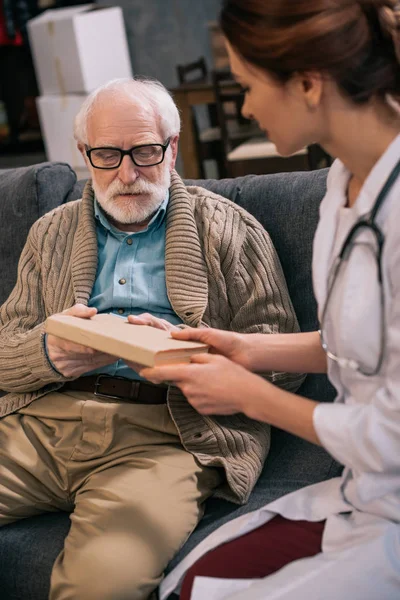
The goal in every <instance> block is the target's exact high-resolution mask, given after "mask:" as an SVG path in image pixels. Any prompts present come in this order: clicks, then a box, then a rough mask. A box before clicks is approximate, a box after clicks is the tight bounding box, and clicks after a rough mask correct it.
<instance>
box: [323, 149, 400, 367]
mask: <svg viewBox="0 0 400 600" xmlns="http://www.w3.org/2000/svg"><path fill="white" fill-rule="evenodd" d="M399 174H400V161H399V162H398V163H397V164H396V166H395V167H394V169H393V170H392V172H391V173H390V175H389V177H388V179H387V180H386V183H385V185H384V186H383V188H382V190H381V191H380V193H379V195H378V198H377V199H376V202H375V204H374V206H373V207H372V210H371V211H370V212H368V213H366V214H365V215H362V216H361V217H360V218H359V219H358V220H357V222H356V223H355V224H354V225H353V227H352V228H351V229H350V232H349V233H348V234H347V237H346V239H345V240H344V242H343V244H342V247H341V250H340V252H339V254H338V256H337V257H336V259H335V260H334V263H333V265H332V268H331V273H330V276H329V285H328V291H327V295H326V300H325V304H324V307H323V309H322V313H321V321H320V323H321V324H320V330H319V334H320V338H321V345H322V348H323V349H324V351H325V352H326V355H327V356H328V357H329V358H330V359H331V360H333V361H335V362H336V363H338V365H339V366H341V367H343V368H348V369H353V370H354V371H358V372H360V373H362V374H363V375H366V376H369V377H370V376H372V375H376V374H377V373H379V371H380V369H381V367H382V362H383V356H384V350H385V342H386V328H385V316H384V307H385V295H384V286H383V279H382V251H383V244H384V242H385V237H384V235H383V233H382V231H381V229H380V228H379V227H378V225H377V224H376V217H377V214H378V211H379V209H380V208H381V206H382V204H383V202H384V200H385V199H386V197H387V195H388V194H389V192H390V190H391V188H392V186H393V184H394V182H395V181H396V179H397V177H398V176H399ZM363 231H364V232H365V231H369V232H370V233H371V234H372V235H373V237H374V239H375V246H376V252H375V253H374V255H375V260H376V263H377V273H378V284H379V289H380V301H381V329H380V331H381V335H380V349H379V356H378V362H377V364H376V366H375V367H374V368H373V369H369V368H367V367H365V366H363V365H361V364H360V363H359V362H358V361H356V360H354V359H351V358H344V357H340V356H337V355H336V354H334V353H333V352H331V351H330V350H329V348H328V345H327V342H326V339H325V335H324V323H326V315H327V309H328V306H329V301H330V300H331V297H332V290H333V288H334V285H335V282H336V281H337V278H338V275H339V272H340V269H341V267H342V266H343V265H344V264H345V263H346V262H347V261H348V259H349V256H350V253H351V251H352V249H353V248H354V246H355V238H356V237H357V236H358V235H359V234H360V233H361V232H363Z"/></svg>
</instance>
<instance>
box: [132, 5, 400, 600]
mask: <svg viewBox="0 0 400 600" xmlns="http://www.w3.org/2000/svg"><path fill="white" fill-rule="evenodd" d="M221 25H222V29H223V31H224V33H225V35H226V37H227V40H228V52H229V55H230V61H231V70H232V72H233V74H234V75H235V77H236V78H237V80H238V81H239V82H240V83H241V84H242V86H243V88H244V90H245V92H246V100H245V103H244V107H243V113H244V115H245V116H246V117H249V118H254V119H256V120H257V121H258V122H259V124H260V126H261V127H262V128H263V129H265V131H266V132H267V135H268V137H269V138H270V139H271V140H272V141H273V142H274V143H275V144H276V146H277V149H278V151H279V152H280V153H281V154H283V155H290V154H293V153H294V152H296V151H297V150H299V149H300V148H302V147H304V146H307V145H309V144H311V143H313V142H316V143H318V144H320V145H321V146H322V147H323V148H324V149H325V150H326V151H327V152H328V153H329V154H330V155H332V156H336V157H337V160H336V161H335V163H334V164H333V166H332V168H331V170H330V172H329V176H328V185H327V193H326V196H325V198H324V200H323V202H322V204H321V210H320V222H319V225H318V229H317V232H316V236H315V241H314V257H313V279H314V289H315V295H316V297H317V300H318V310H319V319H320V328H321V331H320V332H314V333H300V334H286V335H285V334H283V335H280V334H277V335H268V336H266V335H260V334H251V335H240V334H236V333H230V332H221V331H217V330H212V329H207V330H185V331H182V332H180V333H177V334H174V337H179V338H180V339H191V340H200V341H203V342H205V343H208V344H209V345H210V346H211V347H212V349H213V353H211V354H209V355H208V356H207V355H205V356H204V355H202V356H198V357H197V358H194V359H193V362H192V364H190V365H178V366H170V367H159V368H156V369H144V370H143V371H142V375H144V376H145V377H147V378H149V379H151V380H152V381H155V382H159V381H172V382H174V383H175V384H176V385H178V386H179V387H180V388H181V389H182V391H183V392H184V394H185V395H186V397H187V399H188V401H189V402H190V403H191V404H192V405H193V406H194V407H195V408H196V409H197V410H198V411H199V412H200V413H202V414H231V413H235V412H237V413H241V412H242V413H245V414H246V415H248V416H249V417H252V418H254V419H258V420H260V421H265V422H266V423H270V424H271V425H274V426H276V427H279V428H281V429H285V430H287V431H289V432H291V433H294V434H297V435H299V436H301V437H303V438H304V439H306V440H308V441H310V442H313V443H315V444H321V445H323V446H324V447H325V448H326V449H327V450H328V451H329V452H330V453H331V454H332V456H333V457H334V458H335V459H336V460H338V461H340V462H341V463H342V464H343V465H344V471H343V475H342V477H338V478H335V479H331V480H330V481H325V482H322V483H319V484H316V485H313V486H309V487H307V488H304V489H301V490H298V491H296V492H293V493H292V494H289V495H288V496H285V497H283V498H280V499H278V500H276V501H274V502H273V503H271V504H269V505H267V506H265V507H263V508H262V509H260V510H258V511H255V512H254V513H250V514H248V515H244V516H242V517H239V518H238V519H235V520H233V521H231V522H230V523H227V524H226V525H224V526H223V527H221V528H220V529H219V530H217V531H215V532H214V533H213V534H211V536H209V537H208V538H207V539H206V540H204V541H203V542H202V543H201V544H200V545H199V546H198V547H197V548H195V549H194V550H193V552H192V553H191V554H190V555H189V556H188V557H187V558H186V559H185V560H184V561H183V562H182V563H181V565H178V567H177V568H176V569H175V571H174V572H172V574H170V575H169V577H168V578H167V580H166V582H165V583H164V586H163V587H162V592H163V594H166V593H167V591H168V590H171V589H173V587H174V585H175V583H177V582H178V581H179V580H180V579H181V578H182V576H183V575H184V573H185V571H186V570H187V569H188V567H191V568H190V569H189V571H188V573H187V574H186V578H185V580H184V582H183V586H182V594H181V598H182V599H183V600H188V599H189V597H190V594H191V588H192V584H193V580H194V577H195V576H198V575H203V576H204V575H205V576H209V577H219V578H227V579H236V578H258V581H256V582H253V583H252V584H251V585H250V587H248V589H247V590H246V591H242V592H238V593H237V594H234V595H233V596H232V595H228V596H224V597H227V598H229V599H231V600H242V599H243V600H244V599H246V600H264V599H278V598H279V599H282V600H317V599H320V600H322V599H323V600H339V599H340V600H342V599H349V600H350V599H351V600H389V599H390V600H392V599H395V598H400V228H399V223H400V135H399V134H400V118H399V105H398V99H399V98H400V68H399V58H400V31H399V28H400V4H398V3H397V2H394V1H392V0H359V1H355V0H227V1H226V2H225V3H224V7H223V10H222V15H221ZM270 370H271V371H272V370H274V371H279V370H285V371H293V372H327V373H328V376H329V379H330V380H331V382H332V383H333V385H334V386H335V387H336V390H337V398H336V401H335V403H334V404H329V403H328V404H327V403H317V402H314V401H311V400H308V399H306V398H302V397H299V396H296V395H294V394H292V393H290V392H287V391H285V390H280V389H278V388H276V387H274V386H273V385H272V384H271V383H269V382H266V381H265V380H263V379H262V378H261V377H259V376H258V375H256V374H255V373H256V372H265V371H270ZM195 561H197V562H196V563H195V564H194V566H191V565H193V563H194V562H195ZM198 583H199V580H197V581H196V580H195V585H194V590H195V591H196V586H197V584H198ZM200 583H201V580H200ZM203 583H205V582H203ZM215 585H216V582H215V580H214V583H213V582H212V581H211V586H212V587H213V586H215ZM199 589H200V588H197V591H196V594H193V595H196V598H198V597H199V595H198V593H199ZM201 589H203V590H205V589H206V588H204V586H203V587H202V588H201ZM225 593H226V592H225ZM201 594H202V595H201ZM201 594H200V597H202V598H207V593H206V592H205V591H203V592H202V593H201ZM162 597H165V596H163V595H162ZM215 597H217V596H215ZM219 597H223V596H219Z"/></svg>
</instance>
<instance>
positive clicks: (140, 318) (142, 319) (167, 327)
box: [125, 313, 180, 373]
mask: <svg viewBox="0 0 400 600" xmlns="http://www.w3.org/2000/svg"><path fill="white" fill-rule="evenodd" d="M128 321H129V323H132V325H148V326H149V327H155V328H156V329H163V330H164V331H180V329H179V327H176V325H172V323H169V322H168V321H166V319H159V318H158V317H154V316H153V315H151V314H150V313H143V314H142V315H129V316H128ZM125 363H126V364H127V365H128V367H130V368H131V369H133V371H136V372H137V373H138V372H139V371H140V369H143V365H139V364H138V363H134V362H129V361H127V360H126V361H125Z"/></svg>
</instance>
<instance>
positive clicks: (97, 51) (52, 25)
mask: <svg viewBox="0 0 400 600" xmlns="http://www.w3.org/2000/svg"><path fill="white" fill-rule="evenodd" d="M28 34H29V40H30V43H31V48H32V55H33V60H34V64H35V71H36V75H37V79H38V84H39V89H40V93H41V95H42V96H46V95H49V94H82V93H88V92H91V91H92V90H94V89H95V88H97V87H98V86H100V85H102V84H104V83H106V82H107V81H109V80H110V79H115V78H118V77H132V68H131V62H130V57H129V49H128V43H127V39H126V33H125V27H124V20H123V14H122V9H121V8H120V7H118V6H115V7H107V8H106V7H101V6H100V7H98V6H96V5H94V4H84V5H81V6H73V7H70V8H61V9H53V10H46V11H45V12H44V13H42V14H41V15H39V16H38V17H36V18H34V19H31V20H30V21H29V22H28Z"/></svg>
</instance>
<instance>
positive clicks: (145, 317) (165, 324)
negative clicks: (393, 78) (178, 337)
mask: <svg viewBox="0 0 400 600" xmlns="http://www.w3.org/2000/svg"><path fill="white" fill-rule="evenodd" d="M128 321H129V323H132V325H148V326H149V327H155V328H156V329H164V331H180V329H179V327H177V326H176V325H172V323H170V322H169V321H167V320H166V319H159V318H158V317H154V316H153V315H151V314H150V313H143V314H142V315H129V317H128Z"/></svg>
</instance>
